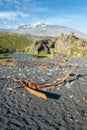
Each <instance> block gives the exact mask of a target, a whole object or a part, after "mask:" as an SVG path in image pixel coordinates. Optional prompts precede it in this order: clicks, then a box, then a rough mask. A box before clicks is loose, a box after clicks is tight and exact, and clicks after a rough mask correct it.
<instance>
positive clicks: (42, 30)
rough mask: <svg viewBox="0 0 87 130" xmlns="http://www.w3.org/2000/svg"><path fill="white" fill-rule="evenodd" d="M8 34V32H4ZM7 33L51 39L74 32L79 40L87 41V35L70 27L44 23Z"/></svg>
mask: <svg viewBox="0 0 87 130" xmlns="http://www.w3.org/2000/svg"><path fill="white" fill-rule="evenodd" d="M4 31H5V32H6V30H4ZM7 32H12V33H18V34H30V35H35V36H50V37H58V36H60V35H61V34H62V33H64V34H70V33H71V32H74V34H75V35H76V36H77V37H79V38H84V39H87V35H86V34H84V33H82V32H80V31H78V30H75V29H73V28H70V27H66V26H60V25H52V24H48V23H44V22H40V23H36V24H29V25H22V26H19V27H18V28H17V29H10V30H7Z"/></svg>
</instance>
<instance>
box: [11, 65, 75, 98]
mask: <svg viewBox="0 0 87 130" xmlns="http://www.w3.org/2000/svg"><path fill="white" fill-rule="evenodd" d="M76 68H77V66H74V67H73V68H72V69H70V70H68V71H67V73H66V75H65V76H63V77H62V78H61V80H60V81H59V82H58V83H55V84H43V85H37V84H35V83H34V80H32V79H29V80H21V79H16V78H13V81H14V82H18V83H20V85H21V86H15V87H14V89H17V88H25V89H26V90H28V91H29V92H30V93H32V94H34V95H36V96H38V97H41V98H43V99H45V100H46V99H47V96H46V95H45V94H43V93H42V92H38V90H40V89H46V88H54V87H58V85H60V84H62V83H63V82H65V81H66V79H67V78H68V77H69V76H70V75H71V74H72V72H73V71H74V70H75V69H76Z"/></svg>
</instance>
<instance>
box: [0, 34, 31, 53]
mask: <svg viewBox="0 0 87 130" xmlns="http://www.w3.org/2000/svg"><path fill="white" fill-rule="evenodd" d="M31 44H32V40H30V39H29V38H27V37H26V36H23V35H16V34H8V33H2V32H0V50H1V51H2V50H5V49H9V50H23V49H24V48H25V47H27V46H30V45H31Z"/></svg>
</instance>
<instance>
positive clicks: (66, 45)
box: [28, 33, 87, 57]
mask: <svg viewBox="0 0 87 130" xmlns="http://www.w3.org/2000/svg"><path fill="white" fill-rule="evenodd" d="M28 51H29V52H30V53H34V54H41V53H42V54H43V53H44V54H51V55H52V57H56V56H60V55H62V56H70V57H83V56H86V57H87V40H84V39H81V38H78V37H76V36H75V35H74V33H71V34H70V35H67V34H66V35H65V34H62V35H61V36H60V37H58V38H57V39H55V40H51V39H42V40H37V41H36V42H34V43H33V44H32V46H30V47H29V48H28Z"/></svg>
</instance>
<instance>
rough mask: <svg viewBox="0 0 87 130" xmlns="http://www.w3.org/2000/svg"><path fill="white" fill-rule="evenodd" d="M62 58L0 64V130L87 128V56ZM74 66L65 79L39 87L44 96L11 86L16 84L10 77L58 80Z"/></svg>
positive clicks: (72, 129) (46, 80) (42, 80)
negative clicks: (64, 80)
mask: <svg viewBox="0 0 87 130" xmlns="http://www.w3.org/2000/svg"><path fill="white" fill-rule="evenodd" d="M61 59H63V58H62V57H60V58H49V59H48V58H43V59H29V60H28V59H16V61H15V66H2V65H0V130H87V58H72V59H68V58H66V62H65V63H63V62H60V60H61ZM41 65H45V66H47V68H45V69H42V68H40V66H41ZM73 66H78V68H77V69H76V70H75V71H74V72H73V73H72V75H71V76H70V77H69V78H68V79H67V80H66V82H65V83H62V84H61V85H59V86H57V87H55V88H50V89H44V90H42V92H43V93H45V94H46V95H47V97H48V99H47V100H44V99H41V98H38V97H37V96H35V95H33V94H30V93H29V92H28V91H26V90H25V89H24V88H20V89H16V90H14V89H13V86H16V85H18V84H17V83H15V82H13V80H12V78H18V79H33V80H35V83H36V84H45V83H58V82H59V81H60V79H61V77H62V76H64V75H66V72H67V70H69V69H71V68H72V67H73Z"/></svg>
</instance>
